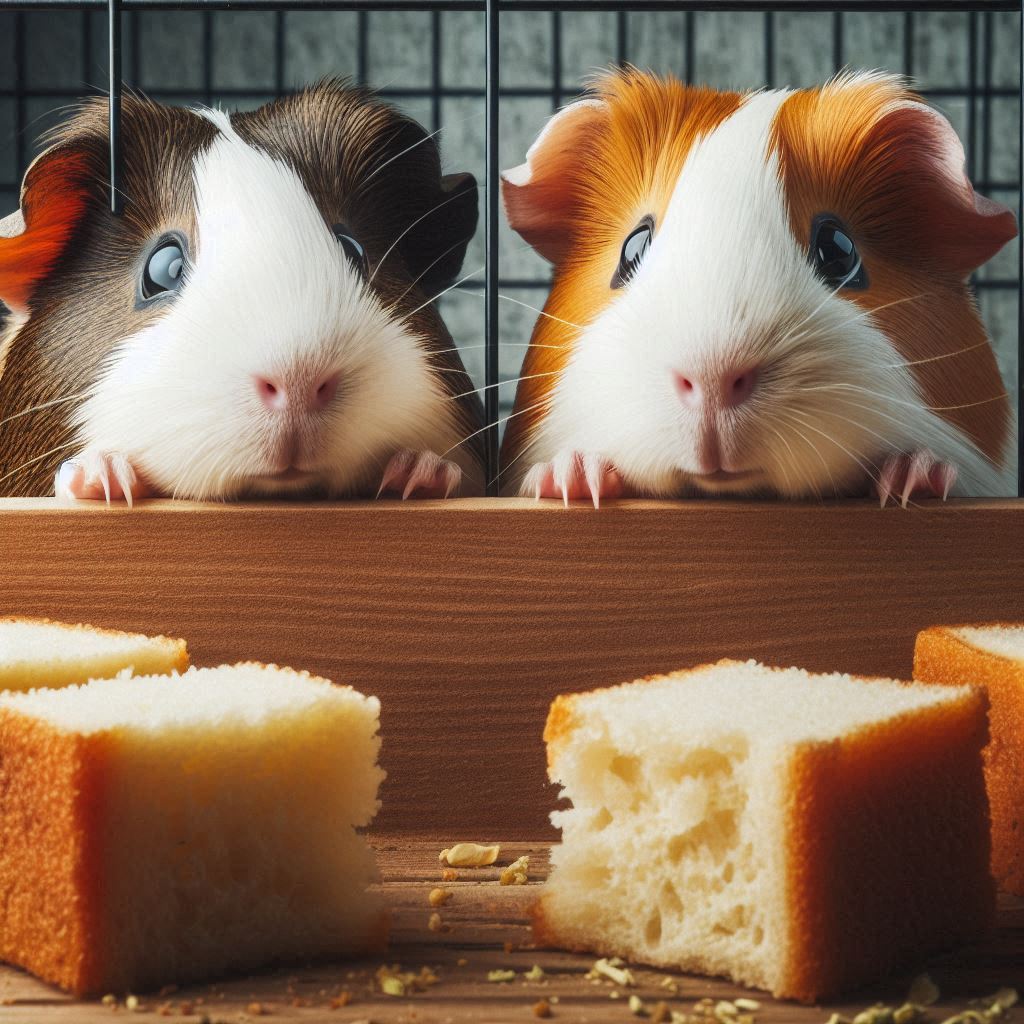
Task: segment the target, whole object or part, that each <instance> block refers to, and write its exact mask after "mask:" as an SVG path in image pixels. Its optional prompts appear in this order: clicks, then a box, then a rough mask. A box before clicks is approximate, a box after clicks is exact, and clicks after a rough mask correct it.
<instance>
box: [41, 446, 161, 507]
mask: <svg viewBox="0 0 1024 1024" xmlns="http://www.w3.org/2000/svg"><path fill="white" fill-rule="evenodd" d="M53 490H54V495H55V496H56V497H57V499H58V500H59V501H61V502H63V503H66V504H71V503H73V502H75V501H76V500H78V499H83V500H87V501H99V500H100V499H101V498H102V499H103V500H104V501H105V502H106V504H107V505H108V506H110V505H111V504H113V503H115V502H118V501H121V500H124V502H125V504H126V505H127V506H128V507H129V508H131V507H132V506H133V504H134V501H135V499H136V498H140V497H143V496H145V495H147V494H149V493H151V492H150V490H149V485H148V484H147V483H146V482H145V481H144V480H142V479H141V478H140V477H139V475H138V474H137V473H136V471H135V467H134V466H133V465H132V463H131V461H130V460H129V459H128V458H127V457H126V456H124V455H122V454H120V453H119V452H114V453H106V452H101V451H97V450H94V449H90V450H86V451H84V452H82V453H81V454H80V455H77V456H76V457H75V458H73V459H69V460H68V461H67V462H65V463H63V464H62V465H61V467H60V469H58V470H57V473H56V475H55V477H54V481H53Z"/></svg>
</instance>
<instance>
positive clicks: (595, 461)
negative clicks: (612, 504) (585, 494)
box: [583, 455, 605, 508]
mask: <svg viewBox="0 0 1024 1024" xmlns="http://www.w3.org/2000/svg"><path fill="white" fill-rule="evenodd" d="M604 465H605V464H604V460H603V459H601V458H600V457H598V456H596V455H585V456H584V457H583V472H584V474H585V476H586V478H587V487H588V488H590V497H591V498H592V499H593V502H594V508H600V507H601V476H602V474H603V472H604Z"/></svg>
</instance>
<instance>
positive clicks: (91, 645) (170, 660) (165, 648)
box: [0, 616, 188, 690]
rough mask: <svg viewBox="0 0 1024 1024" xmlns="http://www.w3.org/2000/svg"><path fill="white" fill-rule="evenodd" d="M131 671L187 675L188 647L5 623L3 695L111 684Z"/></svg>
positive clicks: (59, 625)
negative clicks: (108, 681)
mask: <svg viewBox="0 0 1024 1024" xmlns="http://www.w3.org/2000/svg"><path fill="white" fill-rule="evenodd" d="M125 668H131V669H133V670H134V672H135V673H136V674H137V675H146V674H149V673H160V672H174V671H184V670H185V669H186V668H188V651H187V649H186V647H185V641H184V640H171V639H169V638H168V637H166V636H142V635H141V634H139V633H120V632H118V631H117V630H114V629H97V628H96V627H95V626H85V625H77V626H72V625H70V624H68V623H65V622H52V621H51V620H50V619H32V618H18V617H13V616H12V617H9V618H0V690H31V689H32V688H33V687H41V686H67V685H68V683H84V682H85V681H86V680H87V679H107V678H109V677H110V676H115V675H117V673H118V672H120V671H121V670H122V669H125Z"/></svg>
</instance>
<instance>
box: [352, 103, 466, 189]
mask: <svg viewBox="0 0 1024 1024" xmlns="http://www.w3.org/2000/svg"><path fill="white" fill-rule="evenodd" d="M385 88H387V86H382V87H381V89H385ZM378 91H380V90H378ZM483 116H484V115H483V114H482V113H480V112H477V113H475V114H468V115H467V116H466V117H461V118H459V120H458V121H449V122H448V124H443V125H441V127H440V128H438V129H437V130H436V131H432V132H431V133H430V134H429V135H427V136H426V137H424V138H422V139H420V140H419V141H417V142H414V143H413V144H412V145H411V146H406V147H405V149H403V150H402V151H401V152H400V153H396V154H395V155H394V156H392V157H389V158H388V159H387V160H385V161H384V163H382V164H381V165H380V166H379V167H377V168H375V169H374V170H373V172H372V173H371V174H369V175H368V176H367V177H366V178H364V179H363V182H362V185H360V188H361V187H363V186H364V185H367V184H368V183H369V182H370V181H372V180H373V178H374V176H375V175H377V174H380V172H381V171H383V170H384V168H385V167H387V166H388V164H392V163H394V162H395V161H396V160H398V159H400V158H401V157H403V156H405V154H406V153H409V152H411V151H412V150H414V149H415V148H416V147H417V146H422V145H423V143H424V142H429V141H430V140H431V139H433V138H435V137H436V136H438V135H440V134H441V132H443V131H444V130H445V129H446V128H448V127H450V126H451V125H453V124H465V123H466V122H467V121H473V120H478V119H480V118H481V117H483Z"/></svg>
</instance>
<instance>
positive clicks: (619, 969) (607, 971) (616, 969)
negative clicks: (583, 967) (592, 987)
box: [586, 957, 636, 986]
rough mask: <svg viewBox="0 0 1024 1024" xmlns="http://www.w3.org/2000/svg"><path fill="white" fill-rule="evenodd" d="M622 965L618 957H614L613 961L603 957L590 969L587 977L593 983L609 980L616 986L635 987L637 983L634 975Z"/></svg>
mask: <svg viewBox="0 0 1024 1024" xmlns="http://www.w3.org/2000/svg"><path fill="white" fill-rule="evenodd" d="M622 963H623V962H622V960H620V959H619V958H618V957H613V958H612V959H611V960H606V959H604V957H602V958H601V959H600V960H595V961H594V966H593V967H591V968H590V970H589V971H588V972H587V975H586V976H587V978H589V979H590V980H591V981H596V982H598V983H600V981H601V980H602V979H607V980H609V981H613V982H614V983H615V984H616V985H623V986H630V985H635V984H636V981H635V979H634V978H633V975H632V973H631V972H630V970H629V968H628V967H623V966H622Z"/></svg>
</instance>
